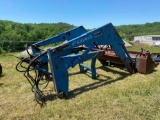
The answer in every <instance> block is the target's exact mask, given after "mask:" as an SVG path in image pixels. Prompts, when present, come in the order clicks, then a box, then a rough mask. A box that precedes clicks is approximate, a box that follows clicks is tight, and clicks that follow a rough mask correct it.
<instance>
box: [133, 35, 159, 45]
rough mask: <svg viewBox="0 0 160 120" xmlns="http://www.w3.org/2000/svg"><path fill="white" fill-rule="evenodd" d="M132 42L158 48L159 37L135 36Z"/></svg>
mask: <svg viewBox="0 0 160 120" xmlns="http://www.w3.org/2000/svg"><path fill="white" fill-rule="evenodd" d="M134 41H136V42H140V43H146V44H149V45H154V46H160V35H144V36H135V37H134Z"/></svg>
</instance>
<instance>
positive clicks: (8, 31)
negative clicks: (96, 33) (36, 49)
mask: <svg viewBox="0 0 160 120" xmlns="http://www.w3.org/2000/svg"><path fill="white" fill-rule="evenodd" d="M74 27H75V26H73V25H70V24H67V23H62V22H60V23H40V24H33V23H28V24H22V23H17V22H12V21H6V20H0V42H1V41H5V43H4V44H3V49H4V50H5V51H17V50H23V49H24V47H25V45H26V44H27V43H29V44H31V43H33V42H29V41H39V40H44V39H46V38H49V37H52V36H54V35H56V34H59V33H61V32H63V31H66V30H69V29H72V28H74ZM6 41H13V42H6ZM17 41H21V42H20V43H19V42H17ZM1 47H2V45H1Z"/></svg>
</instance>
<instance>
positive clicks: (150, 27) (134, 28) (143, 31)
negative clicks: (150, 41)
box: [116, 22, 160, 40]
mask: <svg viewBox="0 0 160 120" xmlns="http://www.w3.org/2000/svg"><path fill="white" fill-rule="evenodd" d="M116 29H117V31H118V33H119V34H120V36H121V37H122V38H123V39H124V38H126V39H128V40H133V38H134V36H140V35H158V34H160V22H154V23H146V24H139V25H138V24H137V25H121V26H116Z"/></svg>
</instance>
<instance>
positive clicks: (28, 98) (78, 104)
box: [0, 44, 160, 120]
mask: <svg viewBox="0 0 160 120" xmlns="http://www.w3.org/2000/svg"><path fill="white" fill-rule="evenodd" d="M140 47H142V46H138V45H137V44H136V45H135V47H132V48H129V49H130V50H131V49H132V50H137V51H140ZM144 47H146V48H147V49H148V48H149V49H148V50H150V51H151V52H158V51H160V48H159V47H150V46H144ZM17 62H18V59H16V58H14V57H11V56H0V63H1V64H2V66H3V75H2V76H1V77H0V100H1V102H0V120H7V119H9V120H10V119H14V120H19V119H25V120H31V119H33V120H37V119H43V120H44V119H47V120H52V119H62V120H64V119H69V120H70V119H71V120H75V119H88V120H90V119H94V120H97V119H102V120H104V119H105V120H107V119H108V120H111V119H115V120H116V119H117V120H124V119H127V120H132V119H133V120H135V119H136V120H144V119H149V120H159V119H160V66H158V67H157V68H156V69H155V71H154V72H152V73H151V74H147V75H144V74H139V73H137V74H133V75H130V74H129V73H128V72H125V71H123V70H120V69H118V68H114V67H103V66H102V65H101V64H100V63H99V61H97V65H96V68H97V73H99V74H100V76H99V77H98V78H97V79H96V80H92V79H91V77H90V74H88V73H86V74H76V75H71V76H69V79H70V81H69V96H68V97H67V98H66V99H58V98H57V97H56V96H55V92H54V91H53V83H52V82H50V83H49V86H48V87H47V89H46V90H45V92H44V93H45V95H46V99H47V104H46V106H44V107H43V108H41V107H40V106H39V105H38V104H37V103H36V102H35V101H34V95H33V93H32V92H31V89H30V88H31V87H30V85H29V83H28V82H27V80H26V78H25V77H24V76H23V74H22V73H19V72H17V71H16V70H15V65H16V63H17ZM86 64H90V61H87V62H86ZM78 71H79V68H78V66H76V67H75V68H73V69H71V71H70V72H78Z"/></svg>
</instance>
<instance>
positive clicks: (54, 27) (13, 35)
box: [0, 20, 160, 53]
mask: <svg viewBox="0 0 160 120" xmlns="http://www.w3.org/2000/svg"><path fill="white" fill-rule="evenodd" d="M102 24H103V23H102ZM74 27H75V26H74V25H70V24H67V23H62V22H60V23H40V24H35V23H28V24H27V23H26V24H22V23H17V22H12V21H7V20H0V43H1V44H0V53H1V49H2V48H3V50H5V51H20V50H24V48H25V45H26V44H31V43H33V42H31V41H39V40H44V39H46V38H49V37H51V36H54V35H56V34H59V33H61V32H63V31H66V30H69V29H72V28H74ZM115 27H116V29H117V31H118V33H119V34H120V36H121V37H122V38H123V39H127V40H133V37H134V36H137V35H149V34H160V22H154V23H146V24H137V25H121V26H115ZM2 41H5V42H2ZM7 41H10V42H7ZM11 41H12V42H11ZM17 41H21V42H17Z"/></svg>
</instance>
